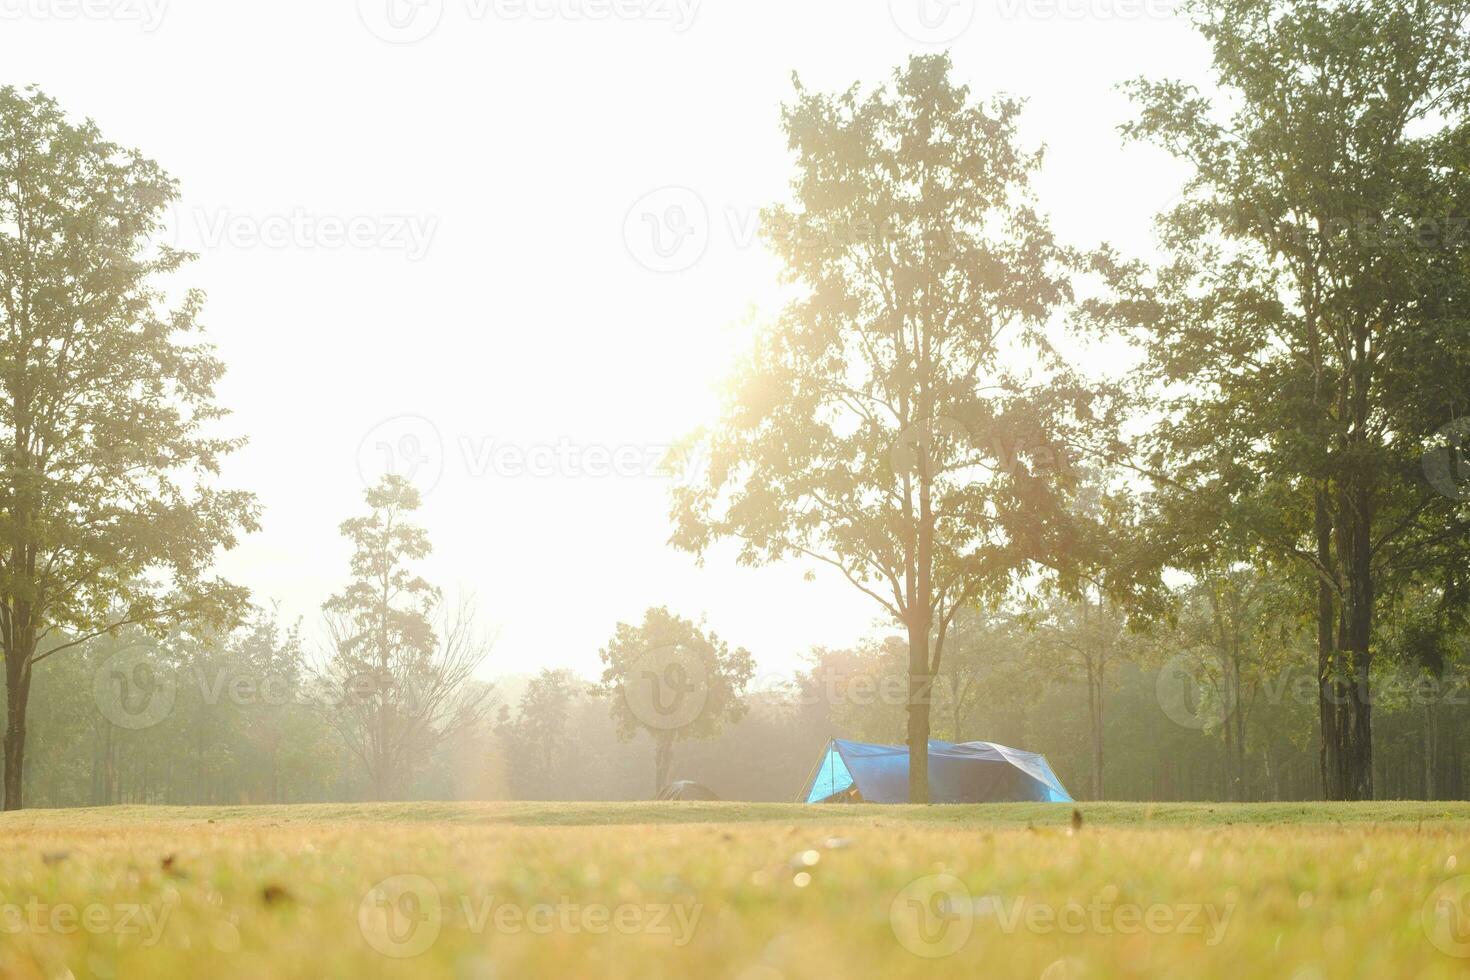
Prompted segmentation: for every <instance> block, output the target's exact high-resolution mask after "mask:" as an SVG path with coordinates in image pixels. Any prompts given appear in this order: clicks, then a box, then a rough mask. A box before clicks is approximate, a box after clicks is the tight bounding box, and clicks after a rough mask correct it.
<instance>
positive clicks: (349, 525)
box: [322, 474, 489, 800]
mask: <svg viewBox="0 0 1470 980" xmlns="http://www.w3.org/2000/svg"><path fill="white" fill-rule="evenodd" d="M365 497H366V499H367V505H368V508H369V513H368V514H367V515H366V516H364V517H354V518H351V519H349V520H346V521H343V522H342V534H343V536H344V537H346V538H347V539H348V540H350V541H351V542H352V544H353V552H352V562H351V568H352V581H351V582H350V583H349V584H348V586H347V588H346V589H345V590H343V591H342V592H340V593H338V594H337V595H334V596H332V598H330V599H328V600H327V601H326V602H325V603H324V604H323V605H322V609H323V611H324V613H325V614H326V620H327V628H328V631H329V633H330V635H331V642H332V646H331V651H330V653H329V655H328V659H327V662H326V664H325V667H324V670H323V675H324V677H323V679H324V682H325V683H324V688H325V690H324V697H325V698H327V699H328V700H327V708H328V717H329V718H330V719H331V721H332V723H333V725H334V726H335V727H336V729H337V731H338V733H339V734H340V735H341V736H342V739H343V742H344V743H345V745H346V746H347V748H348V749H349V750H350V751H351V752H352V753H353V755H355V756H356V757H357V759H358V760H359V761H360V762H361V763H362V765H363V768H364V770H365V772H366V774H367V777H368V780H369V782H370V784H371V786H372V793H373V797H374V799H379V800H387V799H392V798H394V797H395V796H397V795H399V794H401V793H402V792H403V791H404V789H405V788H406V786H407V783H408V779H409V776H410V775H411V773H412V771H413V767H414V766H415V765H418V764H421V763H422V762H423V760H424V759H425V757H427V756H428V755H429V753H430V752H431V751H432V750H433V749H434V748H436V747H437V746H439V745H441V744H443V743H444V742H445V741H447V740H448V739H450V738H452V737H453V736H454V735H456V734H457V733H460V732H463V731H466V730H467V729H469V728H472V727H473V726H475V725H476V724H478V723H479V721H480V720H481V719H482V718H483V716H484V711H485V699H486V697H487V696H488V693H489V689H488V688H487V687H485V686H483V685H477V684H475V683H473V677H474V673H475V670H476V668H478V667H479V666H480V664H481V663H482V662H483V661H484V659H485V657H486V656H487V655H488V654H489V644H488V642H487V641H486V640H485V639H484V638H482V637H481V636H480V635H479V634H478V633H477V631H476V629H475V622H474V615H473V612H472V610H471V609H470V607H469V605H468V604H466V603H460V604H459V605H457V606H454V607H447V606H446V605H445V603H444V599H443V595H442V594H441V592H440V591H439V589H437V588H435V587H434V586H432V585H430V584H429V583H428V582H427V581H425V580H424V579H423V578H421V577H420V576H419V575H417V574H416V573H415V572H414V571H413V570H412V568H411V567H410V563H411V562H415V561H419V560H422V559H424V558H426V557H428V554H429V551H430V545H429V536H428V534H427V533H426V532H425V531H424V529H423V528H421V527H419V526H417V525H415V524H413V523H412V522H411V518H412V515H413V512H414V511H416V510H418V508H419V504H420V498H419V492H418V491H417V490H416V489H414V487H413V485H412V484H410V483H409V482H408V481H407V480H406V479H405V478H403V477H402V476H398V475H395V474H389V475H387V476H385V477H384V478H383V480H382V482H380V483H379V484H377V485H376V486H373V487H371V488H369V489H368V490H367V492H366V494H365Z"/></svg>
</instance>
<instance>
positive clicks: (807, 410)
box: [673, 55, 1098, 802]
mask: <svg viewBox="0 0 1470 980" xmlns="http://www.w3.org/2000/svg"><path fill="white" fill-rule="evenodd" d="M1020 111H1021V104H1020V103H1019V102H1018V101H1016V100H1014V99H1009V98H996V99H993V100H991V101H989V102H984V103H982V102H976V101H972V100H971V98H970V94H969V91H968V90H967V89H966V88H964V87H963V86H957V85H955V84H954V83H953V82H952V81H951V80H950V62H949V59H948V58H947V57H946V56H942V55H936V56H928V57H915V58H913V59H912V60H911V61H910V62H909V64H908V66H907V67H906V68H904V69H900V70H898V71H896V72H895V73H894V78H893V82H892V85H890V86H888V87H886V88H883V89H880V90H878V91H875V92H873V93H871V94H869V95H866V96H863V95H861V94H860V93H859V92H858V90H857V89H856V88H854V89H850V90H848V91H847V92H844V93H841V94H839V95H835V96H828V95H821V94H815V93H811V92H808V91H807V90H806V89H805V88H803V87H802V86H801V84H800V82H799V81H798V82H797V99H796V101H795V103H794V104H792V105H790V106H787V107H786V109H785V112H784V115H783V126H784V129H785V132H786V135H787V138H788V141H789V144H790V147H791V149H792V150H793V151H794V153H795V155H796V168H797V172H796V176H795V178H794V179H793V181H792V188H793V191H794V194H795V196H796V198H797V205H796V206H795V207H794V208H787V207H776V208H773V209H770V210H768V211H767V212H766V213H765V214H764V215H763V219H764V233H765V236H766V238H767V240H768V242H769V244H770V246H771V247H772V248H773V250H774V251H775V253H776V254H777V255H778V256H779V257H780V258H781V260H782V261H783V263H784V265H785V267H786V277H787V279H788V280H789V281H790V282H791V283H792V284H793V285H794V286H797V287H799V290H798V292H799V296H798V298H796V299H795V300H793V301H792V302H791V304H790V305H789V306H788V307H787V308H786V310H785V311H784V313H783V314H782V315H781V316H780V317H779V318H778V319H777V320H776V322H775V323H773V324H771V325H769V326H768V327H767V328H765V329H764V330H763V331H762V332H761V333H760V335H759V336H758V337H757V339H756V342H755V346H754V350H753V352H752V353H751V354H750V355H749V357H748V359H747V360H746V362H745V363H744V364H743V366H742V367H741V369H740V370H739V372H738V373H737V375H736V377H735V378H734V380H733V382H732V383H731V385H730V392H729V395H728V397H727V400H726V405H725V408H724V413H723V416H722V418H721V420H720V422H719V424H718V426H717V427H716V429H715V430H714V431H713V432H710V433H698V434H696V435H694V436H693V437H691V439H690V440H689V443H688V444H686V446H685V447H684V451H686V452H689V451H693V450H692V446H693V445H695V444H702V445H700V446H699V451H700V458H703V459H707V460H709V465H708V469H707V474H706V475H705V476H704V477H703V478H702V479H701V480H699V481H697V482H695V483H693V484H691V485H686V486H682V487H679V488H676V490H675V492H674V506H673V511H674V519H675V523H676V529H675V533H674V536H673V543H674V544H675V545H676V546H678V547H681V548H684V549H686V550H689V551H692V552H695V553H697V554H700V555H703V554H704V553H705V552H706V551H707V549H708V548H709V546H710V545H711V544H712V543H713V542H714V541H715V540H717V539H721V538H727V537H728V538H735V539H738V540H739V541H740V542H741V543H742V549H741V551H740V554H739V560H740V561H741V562H742V563H744V564H760V563H768V562H775V561H780V560H784V559H791V558H794V559H798V560H810V561H812V562H815V563H817V565H818V566H827V567H830V568H833V569H836V570H837V571H838V572H840V573H841V574H842V575H843V576H844V577H845V578H846V579H847V580H848V581H849V582H850V583H851V584H852V585H853V586H854V587H856V588H858V589H859V590H861V591H862V592H863V593H864V594H865V595H867V596H868V597H869V598H871V599H872V600H873V601H874V602H876V603H878V604H879V605H880V607H881V608H882V609H883V610H884V611H885V613H886V614H887V615H888V616H890V617H892V620H893V621H894V622H895V623H897V624H899V625H900V626H901V627H902V628H903V629H904V630H905V631H906V634H907V641H908V681H909V695H908V704H907V714H908V722H907V741H908V746H909V778H910V786H909V794H910V799H912V800H913V801H915V802H922V801H925V800H927V799H928V792H929V786H928V749H927V746H928V739H929V729H930V718H929V715H930V701H931V691H932V686H933V681H934V676H935V674H936V672H937V671H938V670H939V669H940V667H941V665H942V661H943V653H944V644H945V638H946V635H947V632H948V630H949V627H950V624H951V622H952V620H953V618H954V616H955V615H956V613H957V612H958V611H959V610H960V609H962V608H964V607H965V606H966V604H967V603H969V602H970V601H971V600H973V599H975V598H977V597H979V596H981V595H983V594H985V593H987V592H991V591H995V590H997V589H1000V588H1001V587H1002V586H1003V585H1004V584H1005V583H1006V581H1007V580H1008V579H1009V577H1010V576H1011V575H1012V574H1013V573H1015V572H1016V571H1017V570H1018V569H1021V568H1023V567H1024V566H1025V565H1026V563H1027V562H1028V561H1029V560H1033V559H1036V558H1038V557H1049V558H1050V560H1053V561H1058V560H1065V556H1066V553H1067V547H1066V525H1067V520H1066V514H1065V511H1064V508H1063V507H1062V505H1061V501H1060V499H1059V494H1058V493H1057V491H1058V490H1059V489H1060V488H1061V487H1063V486H1064V485H1065V484H1066V482H1067V479H1066V474H1067V470H1068V466H1067V452H1066V448H1065V447H1066V445H1067V444H1068V442H1069V426H1070V425H1075V424H1076V419H1077V418H1078V417H1079V415H1082V416H1085V415H1086V414H1087V413H1088V411H1089V408H1088V406H1089V403H1090V395H1089V393H1088V392H1087V391H1086V389H1085V388H1084V387H1083V386H1081V385H1078V384H1075V383H1073V382H1072V381H1071V380H1070V379H1069V378H1068V377H1067V376H1066V375H1065V373H1064V372H1063V371H1062V370H1061V368H1060V367H1059V366H1058V365H1057V363H1056V362H1055V361H1054V359H1052V358H1051V357H1050V348H1049V346H1048V344H1047V342H1046V338H1045V334H1044V330H1043V328H1044V326H1045V323H1046V321H1047V319H1048V317H1049V315H1050V313H1051V312H1052V311H1053V309H1054V308H1055V307H1056V306H1057V305H1058V304H1059V303H1061V302H1063V301H1064V300H1066V299H1067V298H1068V297H1069V295H1070V291H1069V287H1068V285H1067V282H1066V280H1065V278H1064V272H1065V269H1064V266H1065V262H1066V259H1067V256H1066V255H1065V254H1064V252H1063V251H1062V250H1061V249H1060V248H1059V247H1058V246H1057V245H1056V244H1055V242H1054V241H1053V238H1052V235H1051V232H1050V231H1049V230H1048V228H1047V226H1046V223H1045V221H1044V220H1043V219H1042V218H1041V217H1040V216H1039V215H1038V214H1037V213H1036V211H1035V210H1034V209H1033V207H1032V202H1031V195H1030V191H1029V180H1030V175H1031V174H1032V172H1033V171H1035V170H1036V169H1037V167H1038V166H1039V163H1040V154H1038V153H1030V152H1027V151H1025V150H1023V149H1021V148H1020V147H1019V146H1018V145H1017V135H1016V120H1017V117H1018V115H1019V113H1020ZM1025 351H1030V352H1031V353H1033V354H1034V355H1035V357H1033V358H1032V360H1031V362H1030V363H1029V364H1027V365H1026V367H1027V369H1026V370H1025V371H1023V370H1022V369H1021V368H1020V367H1016V368H1010V369H1008V368H1006V367H1005V366H1004V364H1003V357H1004V355H1005V354H1006V353H1007V352H1009V353H1019V352H1025ZM1023 364H1026V362H1024V361H1023ZM1094 424H1098V423H1097V422H1095V423H1094Z"/></svg>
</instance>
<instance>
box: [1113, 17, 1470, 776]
mask: <svg viewBox="0 0 1470 980" xmlns="http://www.w3.org/2000/svg"><path fill="white" fill-rule="evenodd" d="M1192 9H1193V12H1194V15H1195V17H1196V21H1197V23H1198V25H1199V28H1200V30H1201V31H1202V32H1203V34H1204V36H1205V38H1206V39H1207V40H1208V41H1209V43H1210V44H1211V46H1212V48H1213V51H1214V70H1215V75H1216V78H1217V81H1218V84H1219V87H1220V89H1221V91H1222V93H1223V98H1221V99H1220V103H1221V104H1222V105H1223V106H1226V107H1228V108H1222V109H1217V107H1216V106H1215V105H1214V104H1213V103H1212V102H1211V100H1210V99H1207V98H1206V97H1204V96H1202V95H1201V94H1200V93H1199V92H1197V91H1195V90H1194V89H1192V88H1190V87H1189V86H1186V85H1184V84H1182V83H1179V82H1147V81H1139V82H1137V83H1134V84H1133V85H1132V86H1131V90H1132V94H1133V96H1134V98H1135V99H1136V100H1137V102H1138V104H1139V106H1140V110H1141V111H1140V116H1139V118H1138V120H1137V121H1136V122H1134V123H1132V124H1130V125H1128V126H1127V127H1125V132H1126V134H1127V135H1128V136H1130V137H1131V138H1135V139H1140V140H1146V141H1150V142H1153V143H1156V144H1158V145H1160V146H1162V147H1165V148H1167V149H1168V150H1170V151H1171V152H1173V153H1175V154H1176V155H1178V156H1180V157H1182V158H1184V159H1185V160H1187V161H1188V162H1189V163H1191V164H1192V165H1193V167H1194V169H1195V173H1194V175H1193V177H1192V178H1191V180H1190V181H1189V184H1188V186H1187V188H1186V191H1185V194H1184V197H1183V199H1182V202H1181V204H1180V205H1179V206H1178V207H1177V208H1176V209H1174V210H1173V211H1172V212H1170V213H1169V214H1167V215H1165V216H1164V217H1163V219H1162V220H1161V228H1162V245H1163V247H1164V250H1165V252H1166V259H1165V261H1164V262H1163V263H1162V264H1161V265H1160V267H1159V268H1158V269H1156V270H1153V271H1151V272H1145V271H1144V270H1142V269H1141V268H1139V267H1136V266H1133V267H1125V266H1120V265H1113V266H1111V268H1110V272H1111V273H1112V274H1113V275H1114V277H1115V281H1116V282H1117V283H1118V284H1119V285H1120V287H1121V292H1122V294H1123V302H1122V303H1121V304H1119V305H1118V306H1115V307H1113V308H1111V310H1110V311H1109V315H1111V316H1113V317H1116V318H1117V320H1118V322H1119V323H1122V324H1125V325H1126V327H1125V328H1126V329H1130V330H1133V331H1135V332H1134V336H1135V337H1136V338H1137V339H1138V341H1139V343H1140V344H1142V345H1143V347H1144V348H1145V349H1146V351H1147V353H1148V357H1147V364H1146V371H1145V372H1144V373H1143V375H1142V378H1143V380H1144V382H1145V384H1146V386H1147V388H1148V391H1149V396H1150V397H1151V398H1153V399H1156V400H1155V401H1153V402H1152V403H1151V408H1152V409H1153V410H1154V412H1155V413H1156V415H1157V424H1155V425H1152V426H1151V427H1150V431H1149V433H1148V436H1147V437H1146V438H1145V440H1144V447H1145V448H1144V451H1143V453H1142V454H1141V455H1140V457H1139V460H1140V461H1141V468H1144V469H1146V470H1148V471H1149V472H1151V473H1152V474H1154V475H1155V476H1156V477H1157V478H1158V485H1159V487H1160V493H1161V495H1162V496H1163V497H1164V498H1165V503H1164V505H1163V506H1164V510H1165V511H1167V512H1169V513H1171V514H1172V515H1173V517H1174V518H1175V519H1176V521H1177V522H1178V523H1177V524H1176V526H1182V527H1185V528H1192V529H1193V533H1194V536H1202V535H1208V534H1210V533H1212V531H1211V530H1210V529H1211V528H1212V527H1213V526H1214V525H1216V524H1217V523H1218V522H1219V521H1221V520H1224V521H1226V522H1228V523H1230V524H1232V525H1233V526H1235V527H1237V528H1243V529H1249V531H1250V533H1251V534H1253V535H1254V538H1255V540H1256V542H1257V543H1258V546H1259V547H1261V548H1263V549H1265V550H1267V552H1268V553H1269V554H1270V555H1272V556H1274V557H1278V558H1286V559H1288V560H1290V561H1292V562H1295V563H1297V564H1298V566H1299V568H1300V569H1301V571H1302V574H1303V576H1304V577H1305V578H1306V580H1307V581H1309V582H1310V583H1311V584H1312V587H1313V589H1314V590H1315V593H1316V594H1315V615H1316V630H1317V641H1318V680H1319V684H1320V696H1319V713H1320V722H1321V732H1322V741H1321V748H1322V752H1321V768H1322V776H1323V783H1324V787H1325V792H1326V794H1327V795H1328V796H1329V797H1330V798H1333V799H1370V798H1372V797H1373V795H1374V789H1373V766H1372V745H1373V739H1372V696H1371V693H1370V676H1371V672H1372V668H1373V662H1374V650H1375V630H1374V627H1375V622H1376V617H1377V614H1378V613H1379V611H1380V607H1381V606H1382V604H1383V603H1385V602H1388V601H1391V599H1392V597H1393V596H1395V595H1397V594H1398V593H1399V592H1400V591H1401V590H1402V589H1404V588H1405V587H1406V586H1407V584H1408V583H1409V582H1411V581H1413V580H1415V579H1418V578H1422V577H1424V576H1432V575H1436V574H1455V575H1458V574H1460V573H1458V572H1454V571H1450V570H1452V569H1455V568H1463V567H1464V566H1465V563H1466V557H1467V556H1466V547H1465V541H1466V529H1467V523H1466V518H1467V514H1466V509H1465V507H1464V505H1463V500H1457V499H1454V496H1452V495H1448V494H1444V493H1441V492H1437V491H1436V489H1435V488H1434V487H1432V486H1431V485H1429V484H1428V483H1426V481H1425V480H1424V479H1423V477H1422V475H1421V466H1420V457H1421V456H1422V455H1423V453H1424V451H1425V447H1426V444H1427V442H1428V440H1429V439H1430V438H1431V436H1432V434H1433V433H1435V432H1436V431H1439V430H1440V429H1442V428H1443V427H1444V426H1446V425H1447V424H1450V423H1453V422H1454V421H1455V420H1456V419H1457V418H1462V417H1463V416H1464V414H1465V412H1466V409H1467V403H1466V395H1465V393H1466V391H1470V317H1467V315H1466V312H1465V310H1466V308H1467V307H1466V305H1465V301H1466V299H1467V290H1470V285H1467V283H1470V279H1467V275H1466V273H1467V269H1470V265H1467V261H1466V254H1467V249H1466V246H1467V245H1470V234H1467V233H1466V218H1467V216H1470V167H1467V165H1466V164H1467V162H1470V155H1467V154H1470V150H1467V147H1470V140H1467V138H1466V137H1467V134H1470V129H1467V110H1470V29H1467V27H1470V3H1467V2H1465V0H1405V2H1389V3H1381V2H1367V0H1297V2H1284V0H1196V2H1195V3H1193V4H1192ZM1104 265H1105V266H1108V265H1109V263H1106V262H1105V263H1104ZM1186 536H1188V532H1186Z"/></svg>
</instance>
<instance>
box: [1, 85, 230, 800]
mask: <svg viewBox="0 0 1470 980" xmlns="http://www.w3.org/2000/svg"><path fill="white" fill-rule="evenodd" d="M176 196H177V187H176V185H175V183H174V182H173V181H172V180H171V179H170V178H169V177H168V176H167V175H166V174H165V173H163V171H162V170H160V169H159V167H158V166H157V165H156V164H155V163H153V162H152V161H150V160H147V159H145V158H144V157H143V156H142V155H140V154H139V153H138V152H136V151H133V150H127V149H124V148H122V147H119V146H116V145H114V144H112V143H109V142H107V141H106V140H104V139H103V138H102V135H101V133H100V132H99V131H98V129H97V127H96V126H95V125H94V124H93V123H91V122H90V121H87V122H82V123H74V122H72V121H70V120H68V119H67V118H66V117H65V115H64V114H63V113H62V111H61V109H60V108H59V107H58V106H57V104H56V103H55V102H54V101H53V100H51V99H49V98H47V97H46V96H45V95H43V94H41V93H40V92H38V91H36V90H34V89H27V90H24V91H21V90H17V89H15V88H11V87H5V88H0V648H3V651H4V656H5V685H6V728H5V751H4V757H5V758H4V769H5V773H4V791H5V808H6V809H8V810H15V809H19V808H20V807H21V806H22V804H23V802H24V800H23V785H24V783H23V769H24V765H25V749H26V710H27V708H28V706H29V701H30V691H31V679H32V671H33V670H34V669H35V668H36V666H37V665H38V664H39V663H40V662H41V661H43V660H44V659H46V658H47V657H52V656H55V655H57V654H59V653H62V652H63V651H67V650H71V649H73V648H75V647H76V646H78V645H80V644H83V643H86V642H87V641H88V640H89V639H91V638H92V637H95V636H98V635H100V634H103V633H109V632H114V631H116V630H119V629H122V628H124V627H127V626H129V625H138V626H142V627H146V628H150V629H161V628H164V627H172V626H174V625H177V624H178V623H181V622H196V623H205V624H210V625H221V624H223V623H226V622H228V621H229V620H231V619H233V618H234V617H235V615H236V614H237V613H238V611H239V610H240V609H241V608H242V607H243V605H244V602H245V593H244V590H242V589H239V588H237V587H235V586H232V585H230V584H229V583H227V582H224V581H221V580H219V579H215V578H210V577H209V576H208V570H209V567H210V565H211V564H212V562H213V560H214V557H215V555H216V553H217V552H218V551H219V550H220V549H222V548H229V547H231V546H233V545H234V543H235V540H236V535H237V534H239V533H241V532H243V531H251V530H254V529H255V527H256V514H257V507H256V502H255V499H254V497H253V496H251V495H250V494H248V493H244V492H240V491H226V490H219V489H215V488H214V487H212V486H211V485H210V484H211V482H212V480H213V479H214V478H215V477H217V476H218V473H219V466H220V460H221V459H222V458H223V457H224V456H225V455H226V454H228V453H229V452H231V451H232V450H234V449H236V448H238V447H239V446H240V445H241V444H242V443H243V440H241V439H232V438H225V437H221V436H219V435H216V434H214V430H215V428H216V425H215V423H217V422H218V421H219V420H220V419H222V418H223V417H224V416H225V414H226V413H225V411H224V410H223V409H222V408H220V407H219V406H218V405H216V403H215V401H214V386H215V384H216V382H217V381H218V380H219V378H220V376H221V375H222V374H223V372H224V367H223V365H222V364H221V363H220V361H219V360H218V359H217V358H216V357H215V355H214V352H213V349H212V348H211V347H210V346H209V345H207V344H206V343H204V342H203V341H202V340H201V339H200V334H201V328H200V325H199V323H198V316H199V313H200V309H201V306H202V303H203V296H202V294H200V293H199V292H197V291H195V290H189V291H186V292H185V293H183V295H182V297H181V298H179V299H178V301H177V302H176V303H175V304H173V305H170V301H169V298H168V296H167V295H166V294H165V292H164V291H163V287H162V285H161V283H162V281H163V280H164V278H165V277H166V276H168V275H169V274H171V273H173V272H175V271H177V270H178V269H179V268H180V267H181V266H182V265H183V264H184V263H185V262H186V261H187V260H188V259H189V258H190V256H189V255H187V254H186V253H182V252H178V251H175V250H173V249H170V248H168V247H166V246H165V247H160V246H158V245H157V244H156V241H157V239H158V237H159V232H160V230H161V228H162V223H163V220H164V218H165V216H166V213H167V209H168V207H169V204H170V202H171V201H172V200H173V199H174V198H175V197H176ZM38 649H44V653H40V654H38V652H37V651H38Z"/></svg>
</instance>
